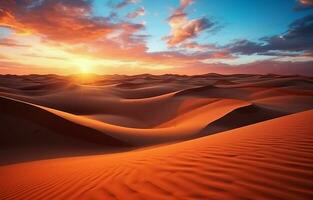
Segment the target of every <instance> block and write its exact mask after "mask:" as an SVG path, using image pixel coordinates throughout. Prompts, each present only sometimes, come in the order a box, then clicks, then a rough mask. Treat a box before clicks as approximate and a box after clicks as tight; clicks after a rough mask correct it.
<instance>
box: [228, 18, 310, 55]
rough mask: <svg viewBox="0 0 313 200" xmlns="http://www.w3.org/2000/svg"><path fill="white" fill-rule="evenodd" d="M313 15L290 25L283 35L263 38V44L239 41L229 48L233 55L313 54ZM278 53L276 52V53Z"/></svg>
mask: <svg viewBox="0 0 313 200" xmlns="http://www.w3.org/2000/svg"><path fill="white" fill-rule="evenodd" d="M312 35H313V14H311V15H308V16H305V17H303V18H301V19H298V20H296V21H294V22H293V23H291V24H290V25H289V28H288V30H287V31H286V33H285V34H283V35H275V36H272V37H265V38H261V40H262V42H260V43H258V42H251V41H248V40H238V41H236V42H234V43H233V44H231V45H228V46H227V48H228V49H229V50H230V51H231V52H233V53H239V54H244V55H251V54H267V55H270V54H271V53H273V54H274V55H275V54H277V51H282V52H298V53H303V52H304V53H308V52H313V37H312ZM275 51H276V52H275Z"/></svg>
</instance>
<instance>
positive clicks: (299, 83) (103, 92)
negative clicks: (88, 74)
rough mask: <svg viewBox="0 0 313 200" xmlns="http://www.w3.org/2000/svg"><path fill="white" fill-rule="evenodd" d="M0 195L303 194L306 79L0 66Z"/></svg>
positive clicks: (309, 116)
mask: <svg viewBox="0 0 313 200" xmlns="http://www.w3.org/2000/svg"><path fill="white" fill-rule="evenodd" d="M0 121H1V126H0V132H1V134H0V177H1V179H0V199H1V200H2V199H23V200H24V199H312V198H313V192H312V189H311V187H312V185H313V173H312V169H313V135H312V130H313V79H312V78H310V77H301V76H280V75H246V74H245V75H240V74H238V75H219V74H206V75H198V76H179V75H162V76H154V75H149V74H144V75H137V76H120V75H113V76H94V77H93V78H90V79H89V80H84V81H81V80H80V79H79V78H77V77H76V76H75V77H73V76H69V77H65V76H57V75H25V76H14V75H0Z"/></svg>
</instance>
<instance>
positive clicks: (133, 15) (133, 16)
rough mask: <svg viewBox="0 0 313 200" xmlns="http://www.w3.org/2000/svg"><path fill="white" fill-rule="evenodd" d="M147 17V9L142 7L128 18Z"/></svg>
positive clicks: (129, 14) (128, 15)
mask: <svg viewBox="0 0 313 200" xmlns="http://www.w3.org/2000/svg"><path fill="white" fill-rule="evenodd" d="M144 15H145V8H144V7H140V8H138V9H137V10H135V11H134V12H131V13H128V14H127V17H128V18H130V19H133V18H136V17H138V16H144Z"/></svg>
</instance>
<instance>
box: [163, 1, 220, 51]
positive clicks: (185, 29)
mask: <svg viewBox="0 0 313 200" xmlns="http://www.w3.org/2000/svg"><path fill="white" fill-rule="evenodd" d="M192 2H193V1H191V0H181V1H180V6H179V7H178V8H177V9H175V10H174V12H173V14H172V15H171V16H170V17H169V18H168V23H169V25H170V27H171V33H170V35H169V36H167V37H165V38H164V39H165V40H166V42H167V44H168V45H169V46H174V45H177V44H180V43H182V42H184V41H186V40H188V39H190V38H194V37H196V36H197V35H198V34H199V33H200V32H202V31H203V30H205V29H208V28H211V27H213V26H214V23H213V22H212V21H210V20H209V19H207V18H205V17H202V18H199V19H193V20H188V18H187V14H186V12H185V9H186V8H187V6H189V5H190V4H191V3H192Z"/></svg>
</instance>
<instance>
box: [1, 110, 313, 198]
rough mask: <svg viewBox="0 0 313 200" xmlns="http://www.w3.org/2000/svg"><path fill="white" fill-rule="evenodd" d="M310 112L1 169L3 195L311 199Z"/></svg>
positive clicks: (312, 162)
mask: <svg viewBox="0 0 313 200" xmlns="http://www.w3.org/2000/svg"><path fill="white" fill-rule="evenodd" d="M312 114H313V111H307V112H303V113H299V114H294V115H290V116H287V117H282V118H277V119H274V120H270V121H267V122H263V123H258V124H255V125H251V126H247V127H244V128H240V129H236V130H233V131H228V132H223V133H220V134H216V135H214V136H207V137H204V138H200V139H197V140H191V141H187V142H182V143H179V144H173V145H168V146H163V147H156V148H152V149H148V150H140V151H133V152H127V153H119V154H113V155H99V156H89V157H77V158H66V159H56V160H43V161H37V162H30V163H25V164H16V165H9V166H3V167H1V168H0V174H1V183H0V184H1V185H0V186H1V187H0V188H1V191H0V198H1V199H207V198H209V199H228V198H229V199H245V198H247V197H251V198H253V199H311V198H312V197H313V192H312V190H311V186H312V184H313V173H312V167H313V156H312V155H313V154H312V153H313V148H312V141H313V136H312V134H311V130H312V122H313V121H312V118H311V117H312ZM26 171H27V173H24V172H26Z"/></svg>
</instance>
